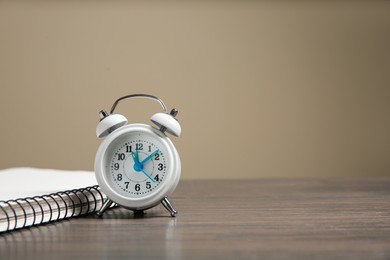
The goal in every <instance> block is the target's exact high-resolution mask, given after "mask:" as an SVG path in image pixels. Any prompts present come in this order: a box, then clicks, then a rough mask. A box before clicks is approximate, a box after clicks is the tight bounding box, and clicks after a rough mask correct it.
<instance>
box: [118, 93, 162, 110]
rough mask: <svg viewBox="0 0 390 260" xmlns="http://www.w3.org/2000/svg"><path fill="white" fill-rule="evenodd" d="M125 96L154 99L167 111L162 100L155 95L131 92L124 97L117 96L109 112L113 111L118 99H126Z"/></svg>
mask: <svg viewBox="0 0 390 260" xmlns="http://www.w3.org/2000/svg"><path fill="white" fill-rule="evenodd" d="M127 98H147V99H152V100H155V101H157V102H158V103H160V105H161V107H162V108H163V110H164V112H165V113H167V112H168V109H167V107H166V106H165V104H164V102H163V101H162V100H161V99H159V98H158V97H155V96H152V95H148V94H132V95H127V96H124V97H121V98H118V99H117V100H116V101H115V102H114V104H113V105H112V107H111V110H110V114H112V113H114V110H115V108H116V106H117V105H118V103H119V102H120V101H122V100H123V99H127Z"/></svg>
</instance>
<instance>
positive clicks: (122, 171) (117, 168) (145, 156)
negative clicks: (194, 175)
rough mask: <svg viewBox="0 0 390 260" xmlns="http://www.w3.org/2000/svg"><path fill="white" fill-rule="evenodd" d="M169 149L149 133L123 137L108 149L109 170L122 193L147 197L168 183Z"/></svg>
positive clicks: (107, 169)
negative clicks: (165, 181) (166, 180)
mask: <svg viewBox="0 0 390 260" xmlns="http://www.w3.org/2000/svg"><path fill="white" fill-rule="evenodd" d="M167 154H168V152H167V148H166V147H165V146H164V145H163V144H162V143H161V142H159V141H158V140H157V139H156V138H154V137H153V136H152V135H150V134H148V133H145V132H129V133H126V134H123V135H121V136H119V137H118V138H117V139H116V140H115V141H113V142H112V144H111V145H110V147H109V149H108V154H107V157H106V158H107V161H106V173H107V174H108V176H107V177H108V178H107V179H108V180H109V182H110V184H111V186H112V187H114V188H115V190H117V191H118V193H120V194H122V195H124V196H126V197H133V198H140V197H145V196H148V195H150V194H152V193H153V192H154V191H156V190H157V189H158V188H159V187H160V185H161V184H162V183H163V182H164V180H165V178H166V175H167V171H168V166H169V165H168V158H167Z"/></svg>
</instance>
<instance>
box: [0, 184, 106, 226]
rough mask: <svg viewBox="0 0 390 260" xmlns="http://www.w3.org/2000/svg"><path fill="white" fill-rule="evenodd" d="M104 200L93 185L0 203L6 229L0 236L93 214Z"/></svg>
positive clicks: (0, 218) (96, 186)
mask: <svg viewBox="0 0 390 260" xmlns="http://www.w3.org/2000/svg"><path fill="white" fill-rule="evenodd" d="M105 199H106V197H105V196H104V195H103V194H102V193H101V192H100V187H99V186H98V185H95V186H90V187H86V188H81V189H73V190H67V191H62V192H57V193H51V194H46V195H42V196H34V197H27V198H18V199H15V200H8V201H0V223H2V222H4V221H5V222H6V224H5V225H6V228H5V229H4V228H2V229H0V232H3V231H11V230H14V229H20V228H25V227H29V226H35V225H39V224H43V223H48V222H53V221H57V220H60V219H65V218H71V217H77V216H80V215H83V214H88V213H92V212H95V211H96V210H98V209H99V208H100V206H101V205H103V202H104V200H105ZM98 204H100V206H99V205H98ZM1 213H4V214H1ZM1 215H3V216H4V218H3V217H2V216H1ZM0 227H1V226H0Z"/></svg>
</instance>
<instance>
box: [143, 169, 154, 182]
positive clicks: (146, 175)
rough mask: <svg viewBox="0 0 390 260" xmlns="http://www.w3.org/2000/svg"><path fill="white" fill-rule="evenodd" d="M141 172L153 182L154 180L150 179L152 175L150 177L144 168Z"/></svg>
mask: <svg viewBox="0 0 390 260" xmlns="http://www.w3.org/2000/svg"><path fill="white" fill-rule="evenodd" d="M142 172H143V173H144V174H145V175H146V177H148V178H149V179H150V180H151V181H152V182H153V183H155V181H154V180H153V179H152V177H150V175H149V174H147V173H146V172H145V171H144V169H142Z"/></svg>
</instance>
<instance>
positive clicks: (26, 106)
mask: <svg viewBox="0 0 390 260" xmlns="http://www.w3.org/2000/svg"><path fill="white" fill-rule="evenodd" d="M146 2H147V3H144V2H143V1H25V2H23V1H22V2H18V1H9V2H8V1H0V37H1V38H0V93H1V94H0V115H1V129H0V134H1V136H0V143H1V147H0V156H1V162H0V168H6V167H14V166H36V167H47V168H64V169H86V170H92V169H93V160H94V156H95V151H96V149H97V146H98V145H99V140H98V139H97V138H96V137H95V127H96V123H97V122H98V114H97V113H98V111H99V110H100V109H102V108H105V109H109V108H110V106H111V105H112V102H113V101H114V100H115V99H116V98H118V97H120V96H122V95H125V94H130V93H138V92H144V93H150V94H154V95H157V96H159V97H161V98H162V99H163V100H165V101H166V103H167V104H168V106H169V107H172V106H175V107H177V108H178V109H179V111H180V113H179V116H178V118H179V120H180V122H181V124H182V128H183V135H182V137H181V138H179V139H174V140H173V141H174V143H175V144H176V145H177V147H178V150H179V152H180V154H181V157H182V163H183V173H182V174H183V175H182V176H183V178H186V179H189V178H239V177H286V176H287V177H304V176H352V175H357V176H375V175H390V158H389V157H390V51H389V46H390V15H389V13H390V2H389V1H379V2H376V3H372V2H371V1H367V3H364V2H360V3H354V4H347V3H345V4H335V3H331V4H324V3H323V4H319V3H316V4H314V3H306V4H304V3H294V4H293V3H284V2H279V1H276V2H278V3H276V4H271V3H257V2H255V1H244V2H242V1H212V2H209V1H186V2H182V1H168V2H166V1H164V4H163V3H160V1H146ZM269 2H272V1H269ZM294 2H295V1H294ZM305 2H306V1H305ZM332 2H333V1H332ZM118 111H119V112H122V113H124V114H125V115H126V116H127V117H128V118H129V120H130V121H131V122H148V118H149V117H150V116H151V115H152V114H153V113H155V112H156V111H159V106H158V105H157V104H154V103H152V102H149V101H134V102H133V103H131V102H130V103H124V104H123V105H121V106H120V107H119V109H118Z"/></svg>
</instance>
